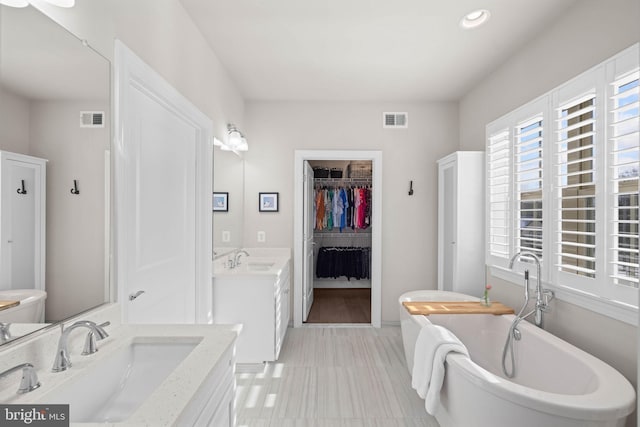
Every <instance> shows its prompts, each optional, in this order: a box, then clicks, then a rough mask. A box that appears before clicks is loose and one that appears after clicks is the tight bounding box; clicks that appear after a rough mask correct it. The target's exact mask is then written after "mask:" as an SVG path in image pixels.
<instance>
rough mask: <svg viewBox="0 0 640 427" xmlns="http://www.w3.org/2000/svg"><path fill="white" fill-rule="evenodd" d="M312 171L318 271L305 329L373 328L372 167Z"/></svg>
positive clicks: (330, 163)
mask: <svg viewBox="0 0 640 427" xmlns="http://www.w3.org/2000/svg"><path fill="white" fill-rule="evenodd" d="M309 165H310V166H311V168H312V169H313V193H312V194H313V200H312V201H311V203H312V205H313V266H314V269H313V270H314V271H313V303H312V305H311V310H310V311H309V315H308V317H307V323H371V241H372V239H371V236H372V234H371V231H372V226H371V224H372V214H373V212H372V161H370V160H310V161H309Z"/></svg>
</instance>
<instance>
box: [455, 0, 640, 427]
mask: <svg viewBox="0 0 640 427" xmlns="http://www.w3.org/2000/svg"><path fill="white" fill-rule="evenodd" d="M639 18H640V2H638V1H637V0H607V1H599V0H581V1H579V2H576V4H575V6H573V7H572V8H570V9H569V10H568V11H567V14H566V15H563V16H561V17H559V19H558V20H557V22H556V23H555V24H553V25H551V26H550V27H549V28H545V29H541V31H540V35H539V36H538V37H537V38H535V39H533V40H531V42H530V43H529V44H528V45H527V46H525V47H524V48H523V49H521V51H520V52H519V53H518V54H516V55H514V56H513V57H511V58H510V59H509V60H508V61H507V62H505V63H504V64H502V66H500V67H499V68H497V69H495V70H493V71H492V72H491V75H490V76H488V77H487V78H486V79H485V80H483V81H481V82H480V83H479V84H478V85H476V86H475V88H474V90H473V91H471V92H469V93H468V94H466V95H465V96H464V97H463V98H462V99H461V100H460V112H459V114H460V148H461V149H463V150H484V148H485V126H486V124H487V123H489V122H491V121H493V120H495V119H496V118H498V117H500V116H502V115H504V114H506V113H508V112H509V111H511V110H514V109H515V108H517V107H519V106H520V105H522V104H524V103H526V102H528V101H530V100H532V99H534V98H536V97H538V96H540V95H542V94H544V93H546V92H548V91H549V90H551V89H553V88H554V87H556V86H558V85H560V84H561V83H564V82H565V81H567V80H569V79H571V78H572V77H574V76H576V75H578V74H580V73H582V72H583V71H586V70H587V69H589V68H591V67H592V66H594V65H596V64H598V63H600V62H602V61H603V60H605V59H606V58H608V57H610V56H613V55H614V54H616V53H617V52H619V51H621V50H623V49H624V48H626V47H628V46H630V45H632V44H633V43H636V42H638V40H639V39H640V37H639V36H640V27H639V26H638V22H639ZM487 281H488V283H491V284H492V285H493V290H492V298H493V299H495V300H499V301H503V302H505V303H506V304H508V305H511V306H514V307H518V308H519V307H520V305H521V304H522V301H523V295H522V292H523V288H522V287H521V286H519V285H520V284H518V285H514V284H512V283H509V282H506V281H503V280H500V279H498V278H496V277H492V276H491V274H488V277H487ZM552 307H553V311H552V312H550V313H548V314H546V315H545V329H547V330H549V331H550V332H552V333H553V334H555V335H557V336H559V337H560V338H562V339H564V340H566V341H568V342H570V343H572V344H574V345H576V346H577V347H580V348H582V349H583V350H585V351H587V352H588V353H591V354H593V355H595V356H596V357H598V358H600V359H602V360H604V361H605V362H607V363H609V364H610V365H611V366H613V367H614V368H616V369H618V370H619V371H620V372H621V373H622V374H623V375H624V376H625V377H627V379H629V381H631V383H632V384H633V385H634V386H636V384H637V364H638V336H637V329H638V328H637V326H635V325H628V324H625V323H622V322H619V321H617V320H614V319H611V318H608V317H606V316H602V315H600V314H598V313H595V312H592V311H590V310H586V309H583V308H581V307H578V306H575V305H572V304H568V303H566V302H563V301H559V300H556V301H554V302H553V303H552ZM627 425H628V426H635V425H636V416H635V414H634V415H632V416H631V417H630V419H629V421H628V423H627Z"/></svg>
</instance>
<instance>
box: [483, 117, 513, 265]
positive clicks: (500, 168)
mask: <svg viewBox="0 0 640 427" xmlns="http://www.w3.org/2000/svg"><path fill="white" fill-rule="evenodd" d="M510 153H511V141H510V138H509V131H508V130H506V129H505V130H501V131H499V132H497V133H495V134H493V135H491V136H490V137H489V146H488V150H487V179H488V186H489V191H488V192H487V193H488V197H489V201H488V202H489V230H488V236H489V248H488V250H489V254H490V255H492V256H495V257H498V258H505V259H506V258H509V256H510V253H509V252H510V230H509V229H510V221H509V218H510V216H509V209H510V207H509V203H510V202H509V200H510V198H509V191H510V175H511V164H510V161H509V159H510Z"/></svg>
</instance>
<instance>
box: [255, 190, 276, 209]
mask: <svg viewBox="0 0 640 427" xmlns="http://www.w3.org/2000/svg"><path fill="white" fill-rule="evenodd" d="M258 210H259V211H260V212H278V193H258Z"/></svg>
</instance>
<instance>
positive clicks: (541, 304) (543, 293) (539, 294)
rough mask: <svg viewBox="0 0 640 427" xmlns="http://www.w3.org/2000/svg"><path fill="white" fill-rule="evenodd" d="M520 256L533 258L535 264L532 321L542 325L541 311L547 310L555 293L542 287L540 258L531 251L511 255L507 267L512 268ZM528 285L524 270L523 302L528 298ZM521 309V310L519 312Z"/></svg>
mask: <svg viewBox="0 0 640 427" xmlns="http://www.w3.org/2000/svg"><path fill="white" fill-rule="evenodd" d="M522 258H530V259H533V261H534V262H535V264H536V307H535V316H534V321H535V324H536V326H539V327H542V325H543V318H542V313H544V312H546V311H548V310H549V303H550V302H551V300H552V299H553V298H554V297H555V294H554V293H553V291H552V290H550V289H543V288H542V282H541V280H540V276H541V273H540V258H538V256H537V255H536V254H534V253H533V252H527V251H522V252H518V253H516V254H515V255H514V256H513V257H511V260H510V261H509V268H510V269H512V268H513V264H514V263H515V262H516V260H520V259H522ZM528 285H529V271H528V270H527V271H525V290H524V295H525V304H526V302H528V300H529V286H528ZM523 310H524V307H523ZM523 310H521V312H522V311H523ZM518 316H520V315H518ZM524 317H527V316H524Z"/></svg>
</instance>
